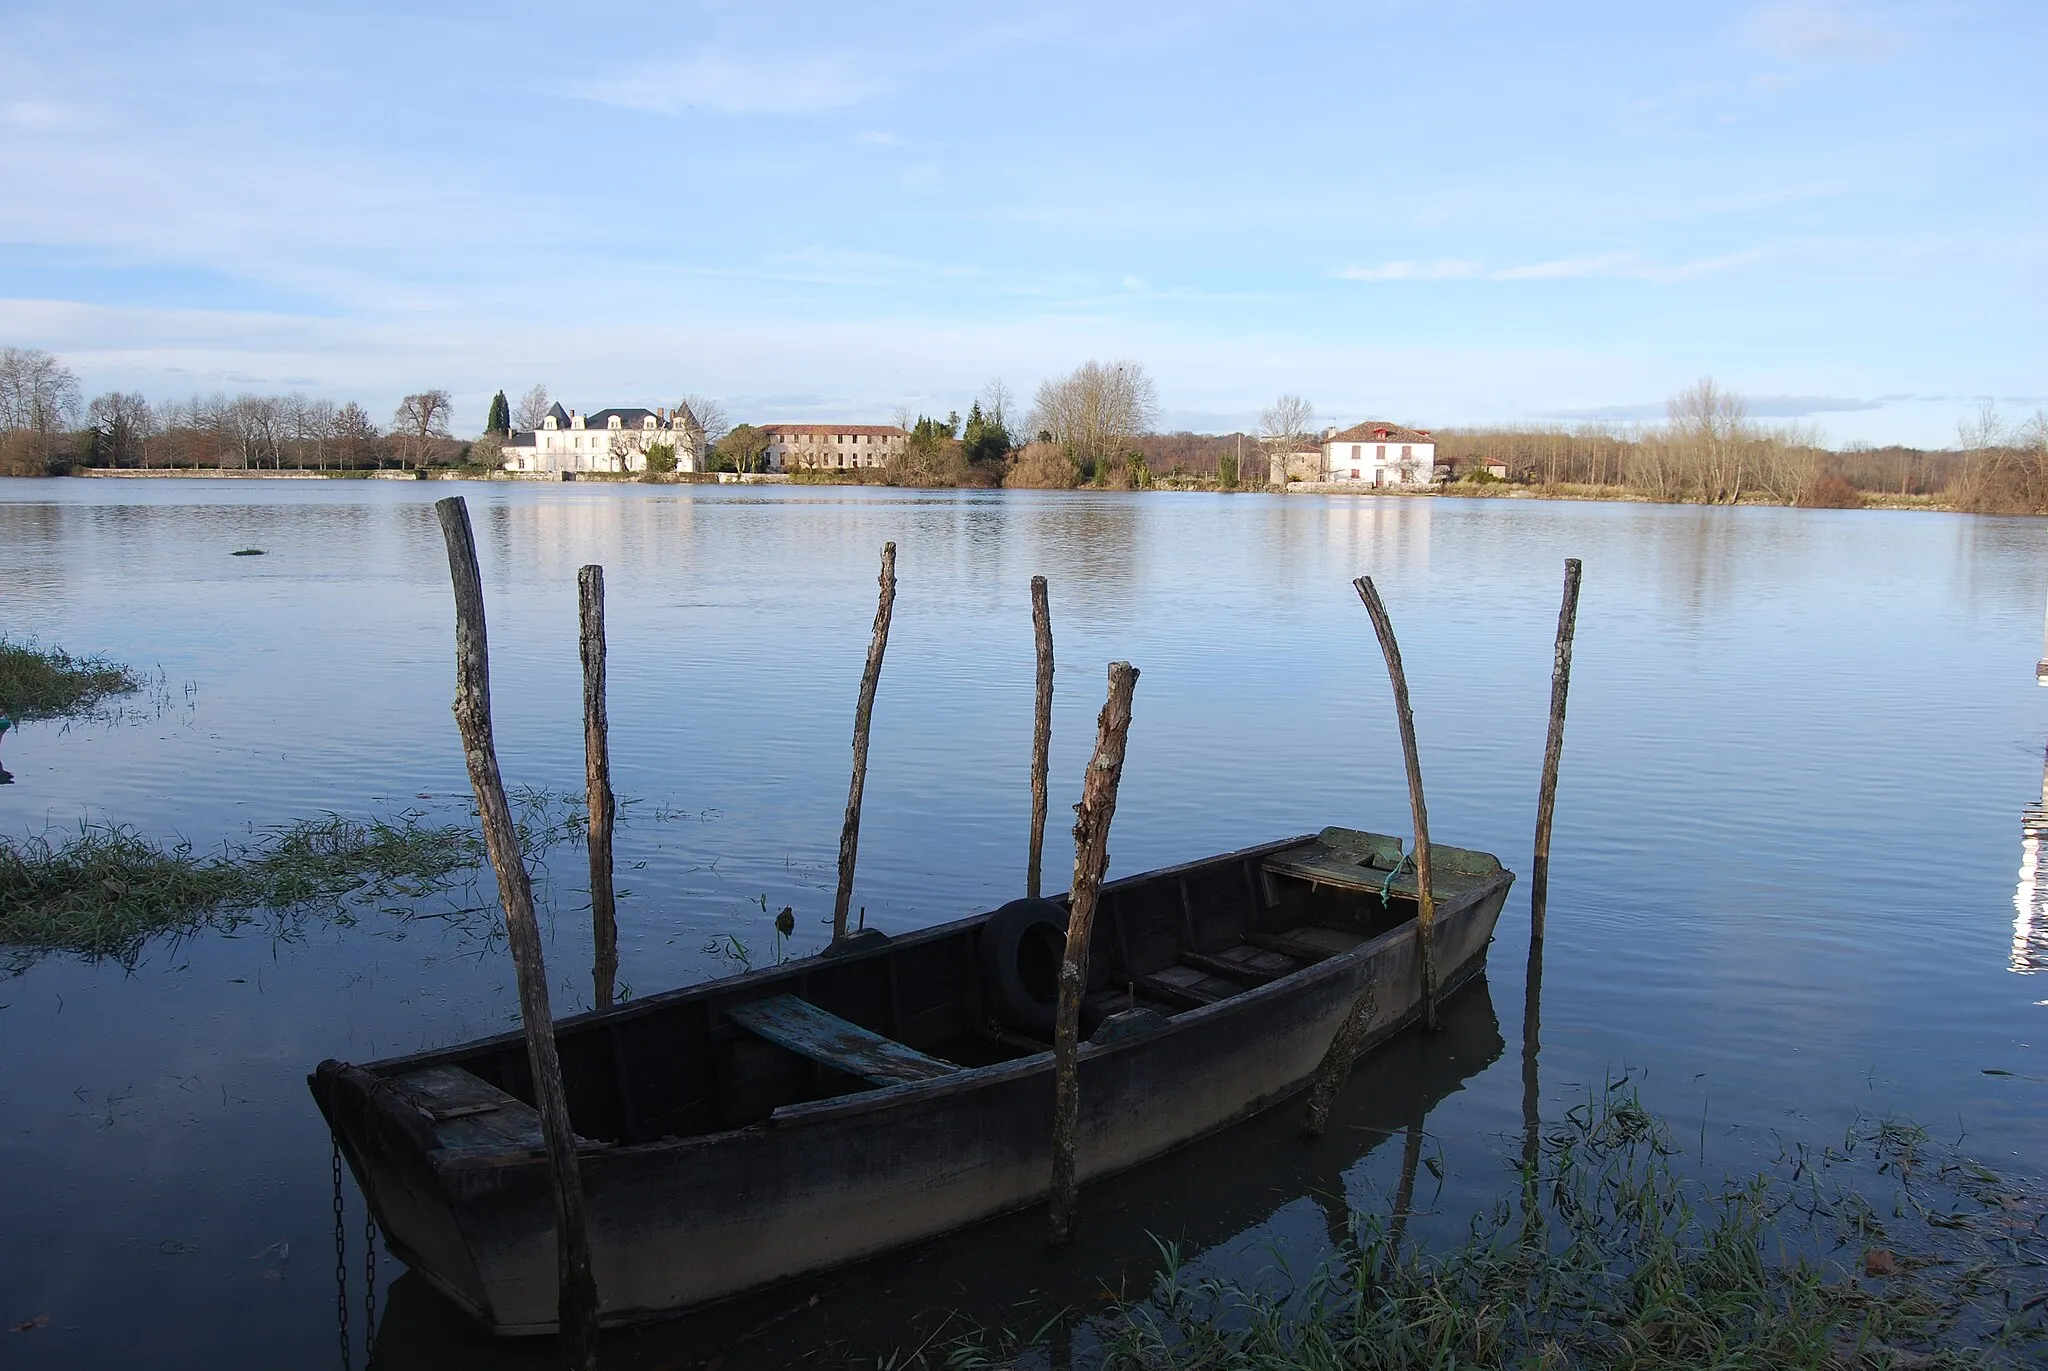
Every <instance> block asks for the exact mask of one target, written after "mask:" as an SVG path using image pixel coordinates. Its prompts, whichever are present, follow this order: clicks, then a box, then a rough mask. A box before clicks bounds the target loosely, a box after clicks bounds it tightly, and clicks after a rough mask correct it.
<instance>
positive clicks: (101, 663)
mask: <svg viewBox="0 0 2048 1371" xmlns="http://www.w3.org/2000/svg"><path fill="white" fill-rule="evenodd" d="M142 685H143V682H142V678H140V677H139V676H136V675H135V674H134V673H133V672H131V671H130V670H129V669H128V668H127V667H124V666H121V665H119V664H117V663H114V662H110V661H108V660H107V659H106V658H104V657H73V656H72V655H71V654H70V653H68V652H64V651H61V650H59V649H57V648H43V647H37V646H36V645H35V644H34V643H33V642H28V643H17V642H12V641H10V640H8V639H6V638H0V714H4V715H7V716H8V717H9V718H12V719H14V720H16V721H17V722H25V721H27V720H30V719H48V718H55V717H57V716H59V715H64V714H82V713H84V712H86V711H87V710H90V709H92V708H93V707H94V706H96V705H98V704H99V703H100V702H101V701H102V700H105V699H106V698H107V697H108V696H110V695H126V694H128V693H130V692H131V691H136V690H140V689H141V688H142Z"/></svg>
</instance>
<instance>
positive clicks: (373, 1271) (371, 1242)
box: [363, 1195, 377, 1367]
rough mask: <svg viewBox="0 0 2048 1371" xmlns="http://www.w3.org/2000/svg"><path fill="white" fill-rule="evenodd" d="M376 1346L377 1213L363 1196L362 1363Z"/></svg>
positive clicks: (366, 1361) (368, 1198)
mask: <svg viewBox="0 0 2048 1371" xmlns="http://www.w3.org/2000/svg"><path fill="white" fill-rule="evenodd" d="M376 1346H377V1213H376V1211H375V1210H373V1209H371V1208H370V1197H369V1196H368V1195H365V1196H363V1365H364V1366H365V1367H367V1366H368V1365H369V1364H370V1357H371V1355H372V1353H373V1350H374V1349H375V1348H376Z"/></svg>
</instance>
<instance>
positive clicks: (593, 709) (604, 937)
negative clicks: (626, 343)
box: [576, 566, 619, 1009]
mask: <svg viewBox="0 0 2048 1371" xmlns="http://www.w3.org/2000/svg"><path fill="white" fill-rule="evenodd" d="M576 600H577V618H578V630H579V631H578V634H577V646H578V649H579V653H580V655H581V656H582V658H583V771H584V779H585V781H586V782H587V786H588V793H589V809H590V820H589V824H588V826H587V827H586V829H585V830H584V833H585V837H586V838H587V839H588V840H589V841H588V843H587V846H588V847H589V850H590V933H591V944H592V947H593V948H594V949H595V952H594V956H593V957H592V963H591V968H590V977H591V981H592V982H593V989H594V990H595V992H596V995H597V1006H598V1008H600V1009H609V1008H610V1007H611V1004H612V994H613V986H614V985H615V983H616V982H617V980H618V976H619V908H618V901H617V898H616V896H615V894H614V892H613V887H612V821H613V819H614V818H615V817H616V815H617V809H618V806H617V802H616V801H615V800H614V798H613V796H612V760H611V738H610V733H611V725H610V722H609V721H608V719H607V718H606V713H605V679H604V665H605V663H604V659H605V640H604V568H603V567H601V566H587V567H584V568H582V569H581V570H579V571H578V572H577V573H576Z"/></svg>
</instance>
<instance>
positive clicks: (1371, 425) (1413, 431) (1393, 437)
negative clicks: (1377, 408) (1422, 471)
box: [1323, 420, 1436, 443]
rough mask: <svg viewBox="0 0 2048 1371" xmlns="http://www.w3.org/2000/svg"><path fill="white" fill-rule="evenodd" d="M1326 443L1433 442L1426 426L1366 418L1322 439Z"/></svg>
mask: <svg viewBox="0 0 2048 1371" xmlns="http://www.w3.org/2000/svg"><path fill="white" fill-rule="evenodd" d="M1323 441H1324V442H1326V443H1433V442H1435V441H1436V439H1434V438H1432V437H1430V436H1429V430H1428V429H1426V428H1403V427H1402V426H1401V425H1399V424H1389V423H1385V422H1382V421H1379V420H1368V421H1366V422H1365V423H1362V424H1353V425H1352V426H1351V427H1350V428H1347V429H1345V430H1344V431H1343V432H1342V433H1333V434H1331V435H1330V436H1329V437H1327V438H1325V439H1323Z"/></svg>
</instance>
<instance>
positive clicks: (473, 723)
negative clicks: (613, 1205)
mask: <svg viewBox="0 0 2048 1371" xmlns="http://www.w3.org/2000/svg"><path fill="white" fill-rule="evenodd" d="M434 513H435V514H436V515H437V516H439V518H440V520H441V534H442V537H443V538H444V539H445V540H446V542H447V544H448V575H449V578H450V579H451V580H452V581H453V582H454V584H455V722H456V724H457V725H458V726H459V727H460V728H461V730H462V750H463V755H464V758H465V759H466V760H467V762H468V763H469V780H470V784H471V786H473V787H474V788H475V790H476V808H477V814H478V816H479V817H480V818H481V819H482V821H483V829H484V845H485V847H486V848H487V849H488V850H489V852H490V856H491V869H492V870H493V871H494V872H496V873H497V877H498V898H499V899H500V901H502V903H503V904H504V907H505V932H506V940H507V941H508V942H509V943H510V944H511V947H512V966H513V970H514V972H515V973H516V974H517V976H518V980H519V1017H520V1022H521V1024H522V1025H523V1026H524V1028H525V1031H526V1057H527V1063H528V1065H529V1066H530V1067H531V1068H532V1072H533V1093H534V1103H535V1105H536V1106H538V1108H539V1110H540V1126H541V1137H542V1141H543V1142H544V1143H545V1145H546V1147H547V1153H548V1171H549V1174H550V1177H551V1179H552V1180H553V1183H554V1192H555V1260H556V1266H557V1270H558V1272H559V1273H560V1278H561V1291H560V1294H559V1295H558V1296H557V1303H556V1313H555V1317H556V1321H557V1325H558V1328H559V1331H560V1335H561V1339H562V1347H563V1351H564V1354H565V1360H566V1362H567V1364H568V1365H569V1366H570V1367H571V1368H572V1371H586V1368H590V1367H594V1366H596V1364H597V1280H596V1277H595V1276H594V1275H593V1274H592V1271H591V1266H590V1231H589V1220H588V1217H587V1216H586V1214H585V1212H584V1207H583V1181H582V1177H581V1176H580V1175H579V1174H578V1172H577V1169H576V1135H575V1133H574V1131H573V1130H572V1129H571V1127H570V1124H569V1104H568V1100H567V1098H566V1096H565V1095H564V1094H563V1090H562V1063H561V1060H560V1058H559V1057H558V1056H557V1055H556V1052H555V1020H554V1014H553V1012H552V1011H551V1010H550V1009H549V1007H548V977H547V967H546V965H545V964H544V962H543V960H542V957H541V946H540V927H539V925H538V924H537V923H536V922H535V920H534V917H533V886H532V884H531V883H530V882H529V881H528V879H527V875H526V860H525V858H524V856H522V855H521V853H520V850H519V832H518V830H517V828H515V827H514V825H513V823H512V809H511V806H510V805H508V804H507V803H506V801H505V782H504V779H503V778H502V777H501V776H500V775H499V773H498V748H497V743H496V741H495V739H494V738H493V736H492V732H491V665H490V648H489V641H488V636H487V634H486V631H485V626H484V583H483V576H482V573H481V572H480V571H479V570H478V568H477V561H476V539H475V537H474V535H473V534H472V533H471V531H470V526H469V506H468V504H467V503H465V502H464V500H463V499H462V497H461V496H459V495H457V496H452V497H450V498H449V499H446V500H442V501H440V502H438V503H437V504H436V505H435V506H434Z"/></svg>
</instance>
